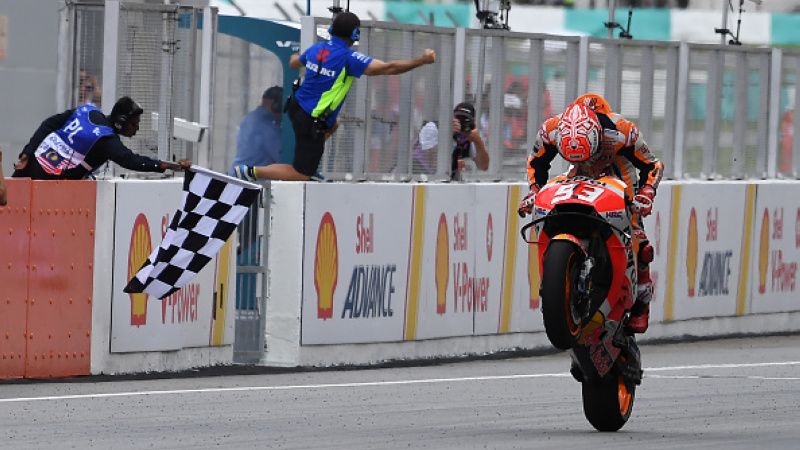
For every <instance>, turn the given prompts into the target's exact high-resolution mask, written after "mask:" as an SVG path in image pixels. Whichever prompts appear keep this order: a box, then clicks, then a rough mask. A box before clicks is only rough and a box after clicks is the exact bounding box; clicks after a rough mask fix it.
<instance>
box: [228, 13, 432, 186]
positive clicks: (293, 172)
mask: <svg viewBox="0 0 800 450" xmlns="http://www.w3.org/2000/svg"><path fill="white" fill-rule="evenodd" d="M360 25H361V21H360V20H359V18H358V16H356V15H355V14H353V13H351V12H343V13H339V14H338V15H337V16H336V17H335V18H334V19H333V23H332V24H331V27H330V28H329V29H328V31H329V32H330V35H331V38H330V40H328V41H325V42H320V43H318V44H314V45H312V46H311V47H309V48H308V49H307V50H306V51H305V52H303V54H302V55H299V56H298V55H296V54H295V55H292V57H291V59H290V60H289V66H290V67H292V68H294V69H299V68H300V67H305V68H306V74H305V79H304V80H303V84H302V85H301V86H300V87H299V88H298V89H297V91H296V92H295V93H294V95H293V96H292V97H291V98H290V100H289V103H288V105H287V112H288V114H289V120H291V121H292V128H293V129H294V134H295V151H294V162H293V163H292V164H270V165H267V166H258V167H251V166H247V165H239V166H237V167H235V168H234V171H235V173H236V176H238V177H240V178H244V179H247V180H255V179H258V178H261V179H270V180H286V181H308V180H310V179H311V176H313V175H314V174H315V173H316V171H317V167H318V166H319V161H320V159H322V152H323V150H324V149H325V140H326V139H327V138H328V137H330V135H331V134H333V133H334V132H335V131H336V128H337V122H336V116H337V115H338V114H339V111H340V110H341V109H342V104H343V103H344V99H345V97H346V96H347V92H348V91H349V90H350V86H352V84H353V81H355V79H356V78H359V77H361V75H368V76H372V75H398V74H401V73H405V72H408V71H409V70H412V69H415V68H417V67H419V66H422V65H424V64H433V63H434V62H436V53H435V52H434V51H433V50H431V49H425V51H423V52H422V55H420V56H419V57H418V58H415V59H404V60H394V61H387V62H384V61H381V60H378V59H374V58H372V57H370V56H367V55H364V54H361V53H359V52H357V51H353V50H352V49H351V48H350V47H351V46H352V45H353V44H354V43H355V42H356V41H358V40H359V37H360V29H359V26H360Z"/></svg>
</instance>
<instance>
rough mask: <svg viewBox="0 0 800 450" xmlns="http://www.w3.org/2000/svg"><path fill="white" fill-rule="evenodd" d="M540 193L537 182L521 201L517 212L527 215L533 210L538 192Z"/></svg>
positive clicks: (521, 215)
mask: <svg viewBox="0 0 800 450" xmlns="http://www.w3.org/2000/svg"><path fill="white" fill-rule="evenodd" d="M538 193H539V187H538V186H536V185H535V184H532V185H531V190H530V192H528V194H527V195H525V198H523V199H522V201H521V202H519V209H517V213H518V214H519V216H520V217H523V218H524V217H525V216H527V215H528V214H530V213H532V212H533V203H534V202H535V201H536V194H538Z"/></svg>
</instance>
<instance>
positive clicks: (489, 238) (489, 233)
mask: <svg viewBox="0 0 800 450" xmlns="http://www.w3.org/2000/svg"><path fill="white" fill-rule="evenodd" d="M493 246H494V223H493V222H492V213H489V218H487V219H486V257H487V258H488V259H489V262H491V261H492V249H493Z"/></svg>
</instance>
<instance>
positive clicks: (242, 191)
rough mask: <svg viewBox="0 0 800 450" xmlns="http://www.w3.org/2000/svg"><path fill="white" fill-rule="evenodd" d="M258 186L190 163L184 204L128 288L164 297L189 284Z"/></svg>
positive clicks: (232, 227)
mask: <svg viewBox="0 0 800 450" xmlns="http://www.w3.org/2000/svg"><path fill="white" fill-rule="evenodd" d="M260 192H261V186H260V185H258V184H254V183H248V182H246V181H242V180H239V179H236V178H232V177H229V176H227V175H223V174H220V173H217V172H213V171H210V170H208V169H204V168H202V167H198V166H192V167H191V168H190V169H189V170H187V171H186V175H185V177H184V179H183V197H182V200H181V207H180V209H178V211H176V212H175V215H174V217H173V218H172V223H170V225H169V229H168V230H167V232H166V234H165V235H164V239H163V240H162V241H161V245H160V246H159V247H158V248H157V249H155V250H154V251H153V253H151V254H150V256H149V257H148V258H147V261H145V263H144V264H143V265H142V267H141V268H140V269H139V271H138V272H137V273H136V275H135V276H134V277H133V278H132V279H131V280H130V281H129V282H128V285H127V286H125V289H124V292H126V293H129V294H131V293H138V292H145V293H147V294H150V295H152V296H153V297H156V298H159V299H163V298H164V297H166V296H168V295H170V294H172V293H173V292H175V291H177V290H179V289H181V288H182V287H184V286H186V284H187V283H189V282H190V281H192V279H193V278H194V277H195V276H197V273H198V272H200V270H201V269H202V268H203V267H205V265H206V264H208V262H209V261H211V260H212V259H213V258H214V256H216V255H217V253H219V250H220V249H221V248H222V246H223V245H224V244H225V241H227V240H228V238H229V237H230V236H231V235H232V234H233V232H234V230H236V227H238V226H239V223H240V222H241V221H242V219H243V218H244V216H245V214H247V211H248V210H249V208H250V206H251V205H252V204H253V203H254V202H255V200H256V198H258V194H259V193H260Z"/></svg>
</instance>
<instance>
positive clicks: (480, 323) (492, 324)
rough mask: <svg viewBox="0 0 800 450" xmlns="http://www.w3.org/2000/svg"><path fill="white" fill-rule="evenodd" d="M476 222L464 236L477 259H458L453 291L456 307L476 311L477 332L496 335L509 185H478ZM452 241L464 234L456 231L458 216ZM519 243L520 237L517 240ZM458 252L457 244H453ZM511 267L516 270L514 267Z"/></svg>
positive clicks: (452, 282)
mask: <svg viewBox="0 0 800 450" xmlns="http://www.w3.org/2000/svg"><path fill="white" fill-rule="evenodd" d="M474 189H475V190H474V195H473V197H472V198H473V200H472V205H473V208H472V211H471V215H472V216H473V219H474V220H472V221H469V222H468V224H469V227H471V228H467V229H466V230H465V232H466V234H465V235H462V236H463V237H464V238H466V239H468V240H469V242H468V243H467V244H466V246H467V247H469V246H472V247H474V248H473V249H472V255H473V262H472V264H469V263H467V262H461V263H460V264H459V263H458V262H456V263H455V264H451V265H450V271H451V278H452V280H451V283H450V290H451V291H452V292H453V304H452V306H453V310H455V309H456V307H457V306H459V305H458V304H459V303H460V304H461V305H460V308H459V309H462V310H463V309H465V308H466V310H467V311H469V310H470V308H471V309H472V311H474V313H475V326H474V330H473V333H474V334H496V333H498V332H499V330H498V317H499V314H500V305H501V298H502V284H503V270H504V267H503V264H504V256H505V251H504V243H505V238H506V233H505V224H506V217H507V214H508V211H507V207H506V203H507V198H508V186H507V185H497V184H492V185H479V186H475V187H474ZM514 213H515V214H516V211H515V212H514ZM452 219H453V220H452V222H451V223H452V225H453V228H452V233H451V237H452V240H451V242H453V243H455V242H456V239H457V238H459V237H462V236H459V235H456V234H454V233H455V231H456V228H455V225H456V220H455V219H456V218H455V217H454V218H452ZM515 241H516V242H515V243H516V244H519V240H518V239H515ZM451 251H453V254H455V246H451ZM509 270H513V267H510V268H509Z"/></svg>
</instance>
